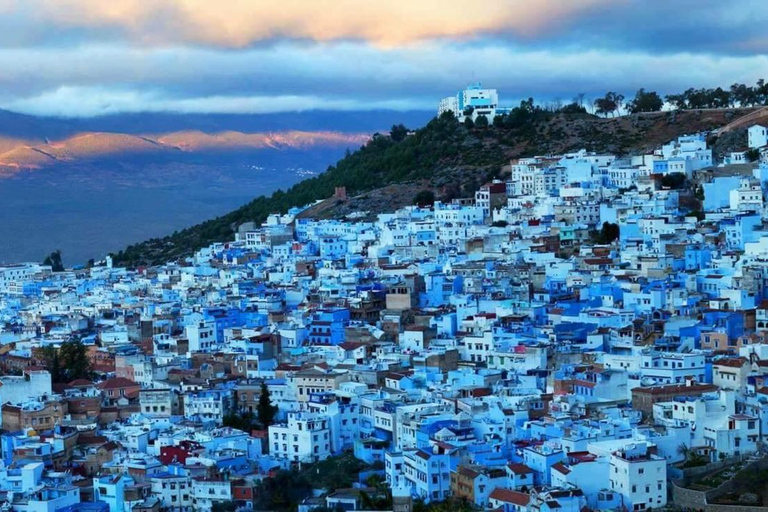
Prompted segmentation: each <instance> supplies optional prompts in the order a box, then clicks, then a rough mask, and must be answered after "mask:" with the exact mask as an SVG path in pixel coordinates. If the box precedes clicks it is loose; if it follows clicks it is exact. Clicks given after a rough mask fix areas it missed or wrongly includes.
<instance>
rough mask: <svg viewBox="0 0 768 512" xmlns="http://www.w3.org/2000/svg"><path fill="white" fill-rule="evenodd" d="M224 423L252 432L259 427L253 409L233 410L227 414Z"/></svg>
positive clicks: (227, 425) (226, 425)
mask: <svg viewBox="0 0 768 512" xmlns="http://www.w3.org/2000/svg"><path fill="white" fill-rule="evenodd" d="M222 424H223V425H224V426H225V427H232V428H236V429H237V430H242V431H243V432H251V431H252V430H255V429H257V428H258V427H259V422H258V421H257V419H256V415H255V414H253V412H251V411H243V412H237V411H233V412H230V413H229V414H227V415H225V416H224V418H223V420H222Z"/></svg>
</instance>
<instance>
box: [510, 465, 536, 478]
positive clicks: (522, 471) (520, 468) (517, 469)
mask: <svg viewBox="0 0 768 512" xmlns="http://www.w3.org/2000/svg"><path fill="white" fill-rule="evenodd" d="M507 467H508V468H509V469H510V470H511V471H512V472H513V473H514V474H516V475H526V474H528V473H533V470H532V469H531V468H529V467H528V466H526V465H525V464H520V463H517V462H510V463H509V464H507Z"/></svg>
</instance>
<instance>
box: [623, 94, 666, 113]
mask: <svg viewBox="0 0 768 512" xmlns="http://www.w3.org/2000/svg"><path fill="white" fill-rule="evenodd" d="M663 106H664V100H662V99H661V96H659V95H658V93H657V92H656V91H648V92H646V90H645V89H640V90H639V91H637V93H635V99H633V100H632V101H630V102H629V103H628V105H627V107H628V108H629V111H630V113H632V114H637V113H638V112H658V111H660V110H661V107H663Z"/></svg>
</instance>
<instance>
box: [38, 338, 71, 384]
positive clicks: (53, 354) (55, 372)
mask: <svg viewBox="0 0 768 512" xmlns="http://www.w3.org/2000/svg"><path fill="white" fill-rule="evenodd" d="M40 357H41V359H42V360H43V366H45V369H46V370H48V373H50V374H51V381H52V382H54V383H59V382H64V381H65V380H66V379H65V378H63V377H62V375H63V372H62V368H61V361H60V360H59V351H58V349H57V348H56V347H54V346H53V345H46V346H45V347H43V348H42V349H41V350H40Z"/></svg>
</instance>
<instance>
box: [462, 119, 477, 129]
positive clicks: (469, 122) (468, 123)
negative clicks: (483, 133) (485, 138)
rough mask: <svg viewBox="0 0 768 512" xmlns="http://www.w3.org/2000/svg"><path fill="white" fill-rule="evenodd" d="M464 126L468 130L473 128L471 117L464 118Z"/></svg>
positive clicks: (473, 123)
mask: <svg viewBox="0 0 768 512" xmlns="http://www.w3.org/2000/svg"><path fill="white" fill-rule="evenodd" d="M464 126H465V127H466V128H468V129H470V130H471V129H472V128H474V127H475V122H474V121H473V120H472V117H471V116H466V117H465V118H464Z"/></svg>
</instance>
